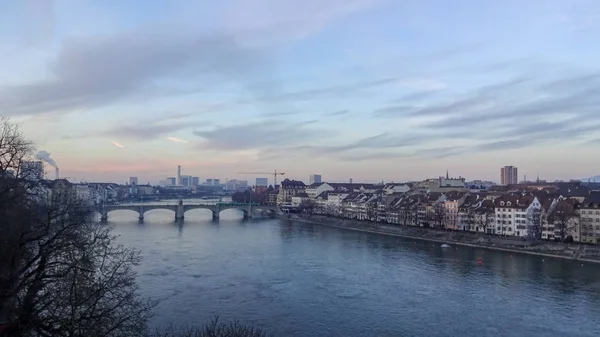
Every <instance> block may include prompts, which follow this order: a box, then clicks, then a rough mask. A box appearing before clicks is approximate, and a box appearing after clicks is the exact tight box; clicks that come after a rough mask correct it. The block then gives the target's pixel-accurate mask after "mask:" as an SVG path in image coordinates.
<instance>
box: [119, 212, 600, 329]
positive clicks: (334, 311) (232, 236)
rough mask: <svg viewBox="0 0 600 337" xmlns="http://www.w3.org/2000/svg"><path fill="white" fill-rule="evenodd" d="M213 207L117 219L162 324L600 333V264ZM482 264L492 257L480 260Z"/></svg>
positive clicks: (130, 214)
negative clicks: (137, 253)
mask: <svg viewBox="0 0 600 337" xmlns="http://www.w3.org/2000/svg"><path fill="white" fill-rule="evenodd" d="M237 212H238V211H235V210H228V211H224V212H222V214H221V220H220V221H219V222H218V223H213V222H211V216H210V211H208V210H193V211H189V212H188V213H186V219H185V222H184V223H183V224H182V225H181V224H179V225H178V224H176V223H175V221H174V219H173V217H174V215H173V213H171V212H169V211H163V210H155V211H150V212H148V213H146V215H145V221H144V223H139V222H138V220H137V214H135V213H133V212H128V211H118V212H113V213H111V214H110V222H109V225H111V226H113V227H114V229H115V232H116V234H119V235H120V238H119V241H120V242H121V243H123V244H126V245H131V246H135V247H137V248H139V249H141V251H142V255H143V257H144V260H143V262H142V265H141V267H140V275H139V283H140V286H141V288H142V291H143V294H144V295H146V296H149V297H152V298H155V299H158V300H160V304H159V305H158V307H157V308H156V317H155V320H154V321H153V324H154V325H157V326H160V325H163V324H169V323H176V324H177V323H190V324H200V323H202V322H205V321H207V320H209V319H211V318H212V317H213V316H214V315H215V314H219V315H220V316H221V317H222V318H225V319H240V320H243V321H248V322H253V323H256V324H258V325H260V326H262V327H264V328H266V329H267V330H268V331H270V332H272V333H274V334H275V335H276V336H544V337H546V336H596V337H597V336H600V266H599V265H591V264H584V265H582V264H580V263H576V262H572V261H561V260H556V259H548V258H541V257H533V256H521V255H515V256H511V255H510V254H507V253H500V252H491V251H485V252H484V251H483V250H481V249H471V248H463V247H458V248H456V247H452V248H449V249H442V248H440V247H439V244H432V243H427V242H424V241H423V242H414V241H412V240H403V239H398V238H392V237H385V236H380V235H373V234H366V233H359V232H353V231H347V230H341V229H335V228H329V227H323V226H317V225H315V226H312V225H307V224H299V223H293V224H290V223H289V222H288V221H287V220H278V219H261V220H259V219H254V220H251V221H242V220H241V214H238V213H237ZM478 259H482V264H478Z"/></svg>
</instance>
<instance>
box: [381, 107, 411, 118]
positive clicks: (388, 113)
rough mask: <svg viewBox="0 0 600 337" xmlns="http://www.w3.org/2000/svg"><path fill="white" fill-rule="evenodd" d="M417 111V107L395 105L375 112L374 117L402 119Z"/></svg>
mask: <svg viewBox="0 0 600 337" xmlns="http://www.w3.org/2000/svg"><path fill="white" fill-rule="evenodd" d="M415 110H417V107H415V106H411V105H395V106H389V107H385V108H380V109H377V110H375V111H373V114H372V116H373V117H402V116H406V115H407V114H410V113H411V112H413V111H415Z"/></svg>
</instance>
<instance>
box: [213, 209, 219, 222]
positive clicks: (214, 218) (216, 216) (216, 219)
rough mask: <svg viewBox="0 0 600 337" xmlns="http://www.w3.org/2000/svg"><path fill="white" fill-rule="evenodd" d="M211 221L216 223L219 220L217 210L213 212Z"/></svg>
mask: <svg viewBox="0 0 600 337" xmlns="http://www.w3.org/2000/svg"><path fill="white" fill-rule="evenodd" d="M212 219H213V221H218V220H219V210H217V211H213V214H212Z"/></svg>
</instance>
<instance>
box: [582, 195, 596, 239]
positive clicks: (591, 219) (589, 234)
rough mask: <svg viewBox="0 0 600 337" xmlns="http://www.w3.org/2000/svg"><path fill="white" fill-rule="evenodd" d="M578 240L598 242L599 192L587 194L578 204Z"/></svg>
mask: <svg viewBox="0 0 600 337" xmlns="http://www.w3.org/2000/svg"><path fill="white" fill-rule="evenodd" d="M579 227H580V241H581V242H588V243H600V194H599V193H594V194H591V195H590V196H587V197H586V198H585V199H584V201H583V203H581V204H580V205H579Z"/></svg>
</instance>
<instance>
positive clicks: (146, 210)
mask: <svg viewBox="0 0 600 337" xmlns="http://www.w3.org/2000/svg"><path fill="white" fill-rule="evenodd" d="M159 210H166V211H171V212H173V213H174V215H177V208H176V207H168V206H167V207H162V206H158V207H144V208H142V211H143V214H142V216H141V218H142V219H143V218H145V217H146V213H148V212H153V211H159ZM138 213H139V212H138Z"/></svg>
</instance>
